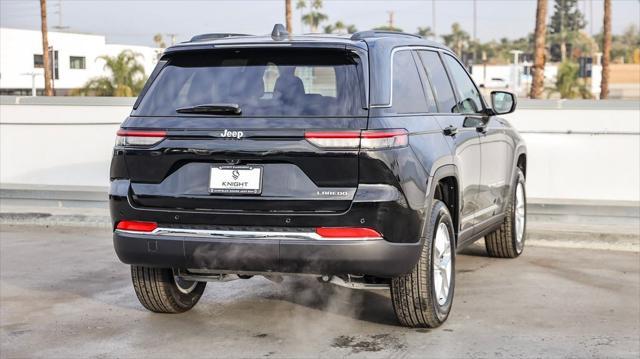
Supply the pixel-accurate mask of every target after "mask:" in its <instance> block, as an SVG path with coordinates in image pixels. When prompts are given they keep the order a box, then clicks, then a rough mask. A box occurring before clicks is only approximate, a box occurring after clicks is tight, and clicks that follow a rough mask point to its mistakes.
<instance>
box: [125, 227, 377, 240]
mask: <svg viewBox="0 0 640 359" xmlns="http://www.w3.org/2000/svg"><path fill="white" fill-rule="evenodd" d="M116 232H118V233H128V234H135V235H153V236H167V237H195V238H210V239H256V240H260V239H282V240H321V241H325V240H328V241H371V240H381V239H382V237H358V238H325V237H322V236H320V235H319V234H317V233H316V232H311V231H309V232H270V231H231V230H219V229H187V228H156V229H155V230H153V231H152V232H138V231H126V230H121V229H116Z"/></svg>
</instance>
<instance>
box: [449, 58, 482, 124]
mask: <svg viewBox="0 0 640 359" xmlns="http://www.w3.org/2000/svg"><path fill="white" fill-rule="evenodd" d="M444 59H445V61H446V62H447V65H448V66H449V70H450V71H451V77H452V79H453V81H454V82H455V84H456V87H457V90H458V98H459V103H458V111H457V112H460V113H479V112H482V110H483V108H482V100H480V93H479V92H478V89H477V88H476V86H475V85H474V84H473V81H471V79H470V78H469V75H467V72H466V71H464V69H463V68H462V66H461V65H460V63H459V62H458V61H456V59H454V58H453V57H452V56H450V55H444Z"/></svg>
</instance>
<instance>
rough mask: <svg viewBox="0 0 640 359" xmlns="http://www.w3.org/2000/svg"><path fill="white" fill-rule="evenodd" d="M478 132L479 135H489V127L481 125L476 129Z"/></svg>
mask: <svg viewBox="0 0 640 359" xmlns="http://www.w3.org/2000/svg"><path fill="white" fill-rule="evenodd" d="M476 131H477V132H479V133H483V134H484V133H487V125H480V126H478V127H476Z"/></svg>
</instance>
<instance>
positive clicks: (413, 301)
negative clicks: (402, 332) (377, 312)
mask: <svg viewBox="0 0 640 359" xmlns="http://www.w3.org/2000/svg"><path fill="white" fill-rule="evenodd" d="M441 223H444V224H445V225H446V226H447V228H448V230H449V241H450V242H449V243H450V245H451V247H450V249H451V280H450V287H449V288H450V289H449V292H448V295H447V298H446V301H445V302H444V303H443V304H439V303H438V299H437V297H436V290H435V285H434V281H435V279H434V264H433V263H434V258H433V257H434V253H435V252H434V242H435V236H436V230H437V228H438V226H439V225H440V224H441ZM426 225H427V230H426V232H425V233H426V238H425V240H424V245H423V248H422V253H421V255H420V259H419V260H418V263H417V264H416V266H415V268H414V269H413V271H411V273H409V274H406V275H404V276H401V277H396V278H393V279H392V280H391V301H392V303H393V310H394V312H395V314H396V317H398V320H399V321H400V323H401V324H402V325H404V326H407V327H412V328H416V327H422V328H424V327H426V328H435V327H438V326H440V325H441V324H442V323H444V321H445V320H447V317H448V316H449V312H450V311H451V304H452V302H453V292H454V289H455V252H456V250H455V248H456V247H455V232H454V230H453V222H452V220H451V215H450V214H449V210H448V209H447V206H446V205H445V204H444V203H443V202H441V201H438V200H434V201H433V204H432V208H431V216H430V218H429V220H428V223H426Z"/></svg>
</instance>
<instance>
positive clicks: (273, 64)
mask: <svg viewBox="0 0 640 359" xmlns="http://www.w3.org/2000/svg"><path fill="white" fill-rule="evenodd" d="M361 71H362V67H361V66H360V65H359V58H358V57H357V56H356V55H354V54H351V53H349V52H346V51H344V50H330V49H326V50H325V49H322V50H318V49H314V50H295V49H246V50H217V51H207V52H189V53H187V52H185V53H181V54H180V53H179V54H176V55H174V56H173V57H171V58H170V59H169V62H168V64H167V65H166V66H165V67H164V68H163V69H162V71H161V72H160V73H159V74H158V77H157V78H156V79H155V80H154V81H153V83H152V84H151V86H150V87H149V90H148V91H147V93H146V94H145V95H144V98H143V99H142V100H141V102H140V105H139V106H138V108H137V110H136V111H135V113H134V114H135V116H178V115H180V116H189V114H187V115H185V114H184V113H182V114H179V113H177V112H176V109H179V108H186V107H193V106H200V105H211V104H213V105H219V104H223V105H225V104H227V105H228V104H234V105H239V106H240V109H241V114H240V116H242V117H283V116H284V117H286V116H362V115H366V113H365V112H364V111H365V110H363V107H364V106H363V99H364V96H365V94H364V86H363V84H362V80H361V79H362V74H361ZM191 116H193V115H191Z"/></svg>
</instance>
